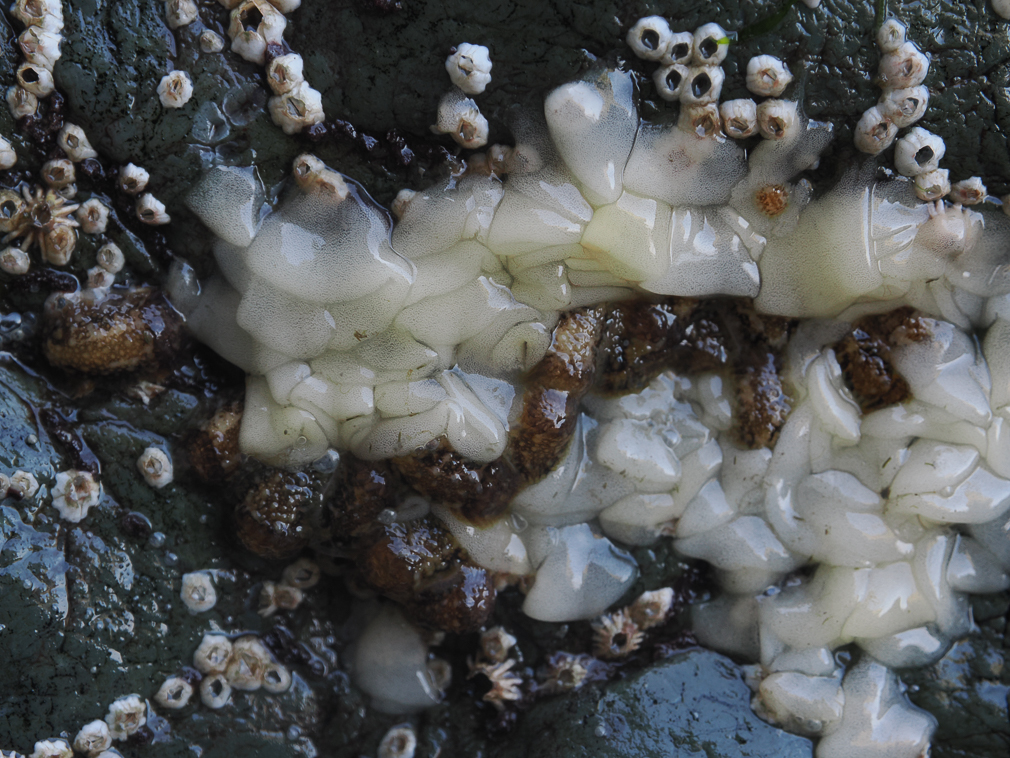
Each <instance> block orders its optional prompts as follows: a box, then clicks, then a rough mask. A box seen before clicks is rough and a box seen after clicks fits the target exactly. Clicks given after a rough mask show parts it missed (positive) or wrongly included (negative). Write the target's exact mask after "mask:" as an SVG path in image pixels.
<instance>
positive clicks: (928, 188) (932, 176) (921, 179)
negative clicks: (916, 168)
mask: <svg viewBox="0 0 1010 758" xmlns="http://www.w3.org/2000/svg"><path fill="white" fill-rule="evenodd" d="M914 181H915V194H916V197H918V198H919V199H920V200H926V201H927V202H930V201H933V200H939V199H940V198H941V197H943V196H944V195H946V194H947V193H948V192H950V177H949V175H948V171H947V169H945V168H938V169H934V170H933V171H927V172H926V173H924V174H918V175H916V177H915V180H914Z"/></svg>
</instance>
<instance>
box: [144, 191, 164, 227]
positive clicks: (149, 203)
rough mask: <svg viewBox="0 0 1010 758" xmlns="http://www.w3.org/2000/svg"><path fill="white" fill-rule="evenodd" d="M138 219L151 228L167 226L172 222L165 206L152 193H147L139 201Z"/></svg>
mask: <svg viewBox="0 0 1010 758" xmlns="http://www.w3.org/2000/svg"><path fill="white" fill-rule="evenodd" d="M137 218H138V219H140V220H141V221H143V222H144V223H145V224H150V225H151V226H159V225H161V224H167V223H168V222H170V221H171V220H172V217H171V216H169V215H168V213H166V212H165V204H164V203H163V202H161V201H160V200H159V199H158V198H156V197H155V196H154V195H152V194H151V193H150V192H145V193H144V194H143V195H141V196H140V197H139V198H138V199H137Z"/></svg>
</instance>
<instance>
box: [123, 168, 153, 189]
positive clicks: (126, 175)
mask: <svg viewBox="0 0 1010 758" xmlns="http://www.w3.org/2000/svg"><path fill="white" fill-rule="evenodd" d="M150 180H151V175H150V174H149V173H147V170H146V169H143V168H141V167H140V166H137V165H134V164H133V163H127V164H126V165H125V166H122V167H121V168H120V169H119V180H118V181H117V184H118V186H119V189H121V190H122V191H123V192H125V193H126V194H128V195H139V194H140V193H141V192H143V191H144V189H145V188H146V187H147V183H148V182H149V181H150Z"/></svg>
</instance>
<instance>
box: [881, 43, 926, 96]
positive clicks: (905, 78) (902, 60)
mask: <svg viewBox="0 0 1010 758" xmlns="http://www.w3.org/2000/svg"><path fill="white" fill-rule="evenodd" d="M928 72H929V58H928V57H927V56H926V55H924V54H923V53H922V52H921V51H920V50H919V48H918V47H916V46H915V44H914V43H912V42H903V43H902V44H901V45H899V46H898V48H897V49H896V50H894V51H892V52H890V53H887V54H886V55H884V56H883V57H882V58H881V59H880V68H879V69H878V73H877V84H879V85H880V87H881V88H883V89H885V90H886V89H905V88H906V87H916V86H918V85H920V84H922V82H923V80H924V79H925V78H926V74H927V73H928Z"/></svg>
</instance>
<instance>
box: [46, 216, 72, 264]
mask: <svg viewBox="0 0 1010 758" xmlns="http://www.w3.org/2000/svg"><path fill="white" fill-rule="evenodd" d="M73 223H74V226H71V225H70V224H69V223H63V224H57V226H56V228H55V229H53V230H52V231H51V232H49V234H47V235H46V236H45V237H44V238H43V239H42V258H43V259H44V260H45V261H47V262H48V263H52V264H53V265H54V266H66V265H67V264H68V263H69V262H70V256H72V255H73V254H74V248H75V247H76V246H77V229H76V228H75V227H76V225H77V222H76V221H74V222H73Z"/></svg>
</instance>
